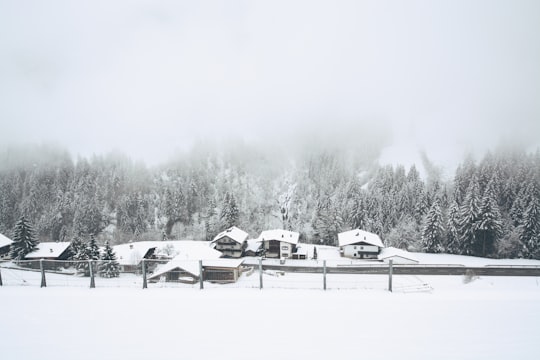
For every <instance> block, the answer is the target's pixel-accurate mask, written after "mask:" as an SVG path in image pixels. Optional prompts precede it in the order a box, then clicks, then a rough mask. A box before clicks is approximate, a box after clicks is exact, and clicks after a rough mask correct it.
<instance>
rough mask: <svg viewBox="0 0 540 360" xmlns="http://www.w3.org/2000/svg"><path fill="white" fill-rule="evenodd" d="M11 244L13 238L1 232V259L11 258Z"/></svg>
mask: <svg viewBox="0 0 540 360" xmlns="http://www.w3.org/2000/svg"><path fill="white" fill-rule="evenodd" d="M11 244H13V240H11V239H10V238H8V237H7V236H4V235H2V234H0V260H3V259H7V258H9V251H10V249H11Z"/></svg>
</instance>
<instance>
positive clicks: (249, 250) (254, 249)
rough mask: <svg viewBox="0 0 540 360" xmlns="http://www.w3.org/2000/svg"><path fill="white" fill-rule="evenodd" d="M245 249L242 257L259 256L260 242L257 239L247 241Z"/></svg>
mask: <svg viewBox="0 0 540 360" xmlns="http://www.w3.org/2000/svg"><path fill="white" fill-rule="evenodd" d="M246 243H247V245H246V248H245V249H244V256H259V255H260V254H261V250H262V247H261V245H262V242H261V241H260V240H258V239H249V240H247V242H246Z"/></svg>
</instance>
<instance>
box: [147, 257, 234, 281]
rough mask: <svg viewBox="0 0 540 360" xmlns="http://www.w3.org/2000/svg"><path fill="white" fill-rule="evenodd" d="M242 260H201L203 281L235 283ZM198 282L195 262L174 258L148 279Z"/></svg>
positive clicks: (198, 276) (197, 263)
mask: <svg viewBox="0 0 540 360" xmlns="http://www.w3.org/2000/svg"><path fill="white" fill-rule="evenodd" d="M242 262H243V260H242V259H215V260H212V259H210V260H202V271H203V280H205V281H210V282H215V283H231V282H236V281H237V280H238V278H239V277H240V275H241V274H242ZM199 280H200V264H199V261H197V260H185V259H178V258H175V259H173V260H171V261H170V262H169V263H167V264H165V265H163V266H161V267H159V268H158V269H157V270H156V271H155V272H154V273H153V274H152V275H151V276H150V277H149V278H148V281H150V282H157V281H165V282H180V283H186V284H194V283H196V282H198V281H199Z"/></svg>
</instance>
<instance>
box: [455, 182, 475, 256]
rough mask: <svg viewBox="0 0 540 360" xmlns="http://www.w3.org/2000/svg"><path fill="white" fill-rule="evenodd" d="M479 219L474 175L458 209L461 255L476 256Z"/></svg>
mask: <svg viewBox="0 0 540 360" xmlns="http://www.w3.org/2000/svg"><path fill="white" fill-rule="evenodd" d="M479 219H480V194H479V189H478V180H477V178H476V175H473V178H472V179H471V180H470V182H469V187H468V189H467V192H466V193H465V198H464V199H463V203H462V204H461V206H460V209H459V219H458V226H459V228H458V234H459V237H460V242H461V254H462V255H478V254H477V253H476V251H475V250H476V249H477V242H478V224H479V223H478V222H479Z"/></svg>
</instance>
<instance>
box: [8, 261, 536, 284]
mask: <svg viewBox="0 0 540 360" xmlns="http://www.w3.org/2000/svg"><path fill="white" fill-rule="evenodd" d="M166 263H167V261H166V260H143V261H141V262H140V263H139V264H138V265H132V266H125V265H118V264H117V263H115V262H110V261H102V260H88V261H58V260H47V259H43V260H22V261H4V262H0V286H17V285H19V286H41V287H55V286H75V287H90V288H93V287H139V288H147V287H151V288H159V287H188V288H200V289H203V288H205V287H221V286H226V287H233V288H240V287H242V288H259V289H262V288H263V287H264V288H288V289H299V288H307V289H324V290H326V289H384V290H390V291H392V290H393V291H401V292H411V291H429V290H430V289H431V287H430V286H429V284H426V283H425V282H423V281H422V280H421V279H419V278H418V275H459V276H462V275H464V276H470V275H471V274H473V275H477V276H479V275H482V276H540V266H534V265H524V266H517V265H503V266H495V265H488V266H483V267H480V266H477V267H471V266H463V265H452V264H447V265H445V264H433V265H430V264H424V265H397V264H382V263H380V264H368V265H356V266H353V265H348V264H347V265H343V264H340V263H338V262H332V261H323V260H321V261H317V262H316V263H313V262H311V263H310V262H307V264H308V265H309V266H302V265H301V264H302V261H301V260H299V261H297V262H294V263H291V262H289V261H288V262H287V263H285V264H282V265H280V264H276V263H275V262H274V261H265V260H261V259H250V261H245V262H244V264H243V265H241V266H239V267H238V268H234V267H230V265H229V264H230V260H226V259H218V260H212V263H213V266H214V268H212V269H209V268H208V267H207V266H203V262H202V261H199V260H195V261H184V262H182V263H181V264H179V265H178V266H176V267H175V266H174V264H173V265H172V266H171V264H170V263H169V264H166ZM205 274H207V275H208V276H205ZM210 274H211V276H210Z"/></svg>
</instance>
